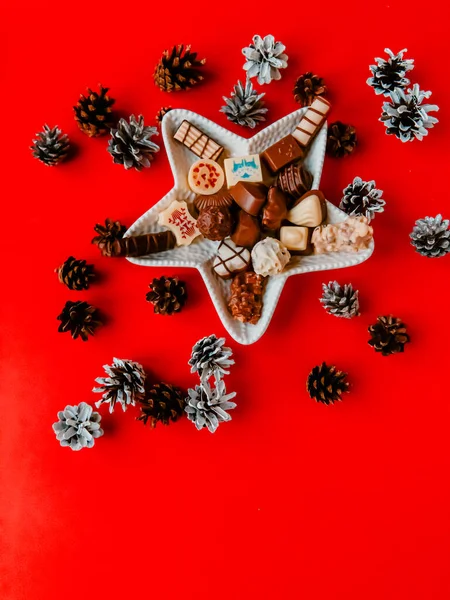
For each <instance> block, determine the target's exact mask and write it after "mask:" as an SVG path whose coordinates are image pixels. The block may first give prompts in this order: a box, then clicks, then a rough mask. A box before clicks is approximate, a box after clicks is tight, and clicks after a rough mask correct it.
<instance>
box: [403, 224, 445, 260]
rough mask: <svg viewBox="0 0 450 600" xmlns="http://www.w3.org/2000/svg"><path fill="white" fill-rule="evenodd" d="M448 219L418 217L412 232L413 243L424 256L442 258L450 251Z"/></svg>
mask: <svg viewBox="0 0 450 600" xmlns="http://www.w3.org/2000/svg"><path fill="white" fill-rule="evenodd" d="M448 225H449V221H448V219H442V215H437V217H425V218H424V219H418V220H417V221H416V224H415V225H414V229H413V230H412V233H411V234H410V236H409V237H410V238H411V244H412V245H413V246H414V248H415V249H416V251H417V252H418V253H419V254H421V255H422V256H427V257H428V258H440V257H441V256H445V254H447V253H448V252H450V230H449V228H448Z"/></svg>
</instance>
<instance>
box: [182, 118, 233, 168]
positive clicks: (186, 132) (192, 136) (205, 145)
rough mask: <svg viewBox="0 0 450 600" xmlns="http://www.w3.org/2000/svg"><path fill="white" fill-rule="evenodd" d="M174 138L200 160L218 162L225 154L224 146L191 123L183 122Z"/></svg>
mask: <svg viewBox="0 0 450 600" xmlns="http://www.w3.org/2000/svg"><path fill="white" fill-rule="evenodd" d="M173 137H174V139H175V140H177V141H178V142H181V143H182V144H183V145H184V146H186V148H189V150H192V152H193V153H194V154H196V155H197V156H198V157H200V158H210V159H211V160H217V159H218V158H219V156H220V155H221V154H222V152H223V146H221V145H220V144H218V143H217V142H216V141H214V140H213V139H212V138H210V137H209V136H208V135H206V133H203V131H200V129H197V127H194V125H192V124H191V123H189V121H183V122H182V123H181V125H180V127H179V128H178V129H177V131H176V132H175V135H174V136H173Z"/></svg>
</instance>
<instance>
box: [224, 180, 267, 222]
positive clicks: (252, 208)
mask: <svg viewBox="0 0 450 600" xmlns="http://www.w3.org/2000/svg"><path fill="white" fill-rule="evenodd" d="M230 192H231V195H232V196H233V198H234V201H235V202H236V204H238V205H239V206H240V207H241V208H242V210H245V212H248V214H249V215H253V216H254V217H257V216H258V215H259V213H260V211H261V209H262V207H263V205H264V203H265V201H266V197H267V188H266V186H265V185H262V183H246V182H245V181H240V182H239V183H237V184H236V185H234V186H233V187H232V188H231V189H230Z"/></svg>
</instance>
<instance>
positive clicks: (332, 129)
mask: <svg viewBox="0 0 450 600" xmlns="http://www.w3.org/2000/svg"><path fill="white" fill-rule="evenodd" d="M357 143H358V140H357V137H356V129H355V128H354V127H353V125H346V124H345V123H341V121H336V122H335V123H331V125H330V126H329V128H328V139H327V152H328V154H329V155H330V156H334V158H342V157H343V156H348V155H350V154H351V153H352V152H353V150H354V149H355V148H356V145H357Z"/></svg>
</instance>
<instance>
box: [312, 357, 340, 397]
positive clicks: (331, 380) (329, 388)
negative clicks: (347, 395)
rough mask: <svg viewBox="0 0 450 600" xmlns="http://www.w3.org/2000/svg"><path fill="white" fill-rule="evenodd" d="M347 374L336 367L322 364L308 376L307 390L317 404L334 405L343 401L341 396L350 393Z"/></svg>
mask: <svg viewBox="0 0 450 600" xmlns="http://www.w3.org/2000/svg"><path fill="white" fill-rule="evenodd" d="M346 377H347V373H343V372H342V371H338V370H337V369H336V367H335V366H328V365H327V364H326V363H324V362H323V363H322V364H321V365H320V366H317V367H314V369H313V370H312V371H311V373H310V374H309V375H308V379H307V382H306V389H307V391H308V394H309V395H310V396H311V398H312V399H313V400H315V401H316V402H322V404H334V403H335V402H338V401H340V400H342V398H341V396H342V394H343V393H344V392H347V391H348V386H349V384H348V382H347V381H345V379H346Z"/></svg>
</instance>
